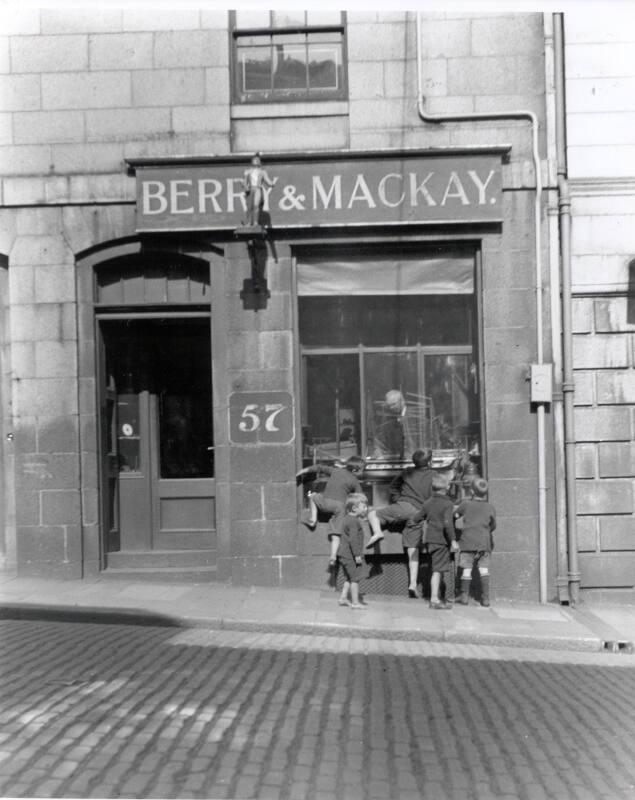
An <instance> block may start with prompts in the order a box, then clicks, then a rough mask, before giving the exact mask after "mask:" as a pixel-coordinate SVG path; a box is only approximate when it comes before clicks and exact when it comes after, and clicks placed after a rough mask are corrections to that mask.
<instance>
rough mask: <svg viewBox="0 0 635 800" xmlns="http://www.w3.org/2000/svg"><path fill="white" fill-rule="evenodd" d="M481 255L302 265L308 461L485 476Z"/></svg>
mask: <svg viewBox="0 0 635 800" xmlns="http://www.w3.org/2000/svg"><path fill="white" fill-rule="evenodd" d="M474 269H475V268H474V255H473V253H461V252H446V253H442V254H441V255H439V254H438V253H436V254H429V255H426V254H424V255H421V254H417V255H411V256H410V255H404V254H399V255H397V256H394V257H392V256H382V257H380V258H377V257H374V256H372V255H370V256H368V257H364V256H359V255H355V256H351V257H350V258H343V257H341V256H338V257H337V258H333V259H315V258H308V257H307V258H299V259H298V267H297V271H298V304H299V333H300V344H301V355H302V423H303V425H302V447H303V459H304V461H305V463H310V462H317V461H329V460H332V459H336V458H339V459H342V458H346V457H349V456H351V455H361V456H363V457H364V459H365V460H366V462H367V470H368V472H369V473H370V472H371V471H372V470H373V469H377V470H382V469H399V468H402V467H403V466H404V465H405V464H406V463H408V462H409V461H410V459H411V456H412V453H413V451H414V450H416V449H420V448H428V447H429V448H431V449H432V450H433V452H434V455H435V459H436V463H437V465H439V466H441V465H443V464H445V465H449V464H450V463H457V462H459V461H461V462H462V463H464V464H465V463H467V462H468V461H472V462H473V463H475V465H476V467H477V468H479V467H480V452H481V440H480V438H481V425H480V402H479V375H478V369H477V364H478V357H477V352H476V344H477V340H478V337H477V311H476V294H475V291H474Z"/></svg>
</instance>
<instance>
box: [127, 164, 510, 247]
mask: <svg viewBox="0 0 635 800" xmlns="http://www.w3.org/2000/svg"><path fill="white" fill-rule="evenodd" d="M263 161H264V164H263V166H264V167H265V168H266V170H267V173H268V175H269V177H270V179H271V181H272V182H273V187H272V188H269V187H265V189H264V208H263V210H264V222H265V225H267V226H270V227H272V228H274V229H275V228H293V227H307V226H310V227H314V226H334V225H335V226H337V225H351V224H356V225H389V224H394V225H404V224H422V223H428V224H441V223H444V224H445V223H463V222H497V221H501V219H502V216H501V215H502V208H501V192H502V177H501V172H502V166H501V157H500V155H495V154H494V155H493V154H469V153H468V154H462V155H453V156H448V155H443V156H439V155H428V154H425V153H421V152H418V153H417V154H416V155H410V154H404V153H403V152H400V153H399V154H398V155H395V156H392V157H390V156H386V155H385V154H383V153H382V154H380V155H379V156H377V157H374V158H369V157H364V158H361V157H358V158H350V159H331V160H326V159H323V160H315V161H309V160H304V161H297V162H294V163H291V162H289V161H285V162H280V163H278V162H271V163H267V162H266V159H263ZM246 166H247V165H246V164H245V163H237V162H234V163H227V162H225V161H223V162H217V163H216V162H213V161H210V162H205V163H190V164H187V163H183V162H179V163H178V164H177V165H170V164H169V163H164V162H162V163H159V164H157V163H156V162H153V163H152V164H151V165H140V164H135V165H134V167H135V170H136V176H137V229H138V230H139V231H141V232H150V231H164V230H170V231H173V230H203V229H204V230H221V229H228V230H233V229H236V228H237V227H239V226H240V225H241V224H242V223H243V222H244V220H245V212H246V205H245V198H244V195H243V173H244V170H245V167H246Z"/></svg>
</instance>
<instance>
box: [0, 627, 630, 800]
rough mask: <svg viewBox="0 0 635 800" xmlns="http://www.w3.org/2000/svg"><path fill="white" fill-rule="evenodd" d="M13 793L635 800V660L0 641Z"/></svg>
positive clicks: (174, 637) (19, 631) (164, 633)
mask: <svg viewBox="0 0 635 800" xmlns="http://www.w3.org/2000/svg"><path fill="white" fill-rule="evenodd" d="M0 637H1V641H2V653H1V655H0V663H1V665H2V672H1V674H0V683H1V686H2V705H1V707H0V718H1V721H2V726H1V728H0V731H1V733H0V792H1V793H2V795H3V796H12V797H103V798H115V797H129V798H151V797H152V798H154V797H156V798H162V797H179V798H181V797H182V798H241V799H242V798H259V800H260V799H262V800H268V799H269V798H271V799H272V800H273V798H276V800H277V799H278V798H280V800H333V798H342V800H349V798H350V799H351V800H356V798H360V799H361V798H364V800H388V799H390V800H406V799H407V800H410V799H412V800H415V799H416V800H420V798H428V799H429V800H445V798H452V799H453V798H457V800H458V799H459V798H460V800H468V799H469V798H478V800H487V799H488V798H505V799H506V800H538V799H539V798H543V799H544V800H559V798H571V800H616V799H617V798H634V799H635V789H634V786H635V714H634V713H633V710H634V709H633V705H634V701H633V698H634V697H635V661H634V657H632V656H627V655H611V654H605V653H598V654H594V653H556V652H554V653H551V652H545V651H527V650H519V649H516V648H506V649H505V648H492V647H484V646H475V645H450V644H443V643H433V642H401V641H381V640H377V639H361V638H360V639H356V638H350V637H327V636H299V635H280V634H255V633H253V632H238V631H212V630H204V629H179V628H165V627H143V626H134V625H108V624H101V625H98V624H80V623H61V622H38V621H7V620H5V621H2V622H0Z"/></svg>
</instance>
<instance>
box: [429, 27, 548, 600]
mask: <svg viewBox="0 0 635 800" xmlns="http://www.w3.org/2000/svg"><path fill="white" fill-rule="evenodd" d="M416 20H417V27H416V35H417V42H416V48H417V111H418V114H419V117H420V118H421V119H422V120H423V121H424V122H430V123H435V124H438V123H440V122H479V121H491V120H496V119H508V120H511V119H526V120H529V122H530V123H531V134H532V158H533V164H534V173H535V178H536V187H535V195H534V250H535V262H536V356H537V363H538V364H542V363H544V359H543V320H542V313H543V308H542V306H543V302H542V294H543V285H542V240H541V205H542V173H541V167H540V153H539V148H538V117H537V116H536V114H535V113H534V112H533V111H529V110H526V109H518V110H509V111H490V112H472V113H464V114H428V113H426V112H425V110H424V97H423V92H422V90H421V71H422V70H421V67H422V58H421V12H419V11H417V12H416ZM536 422H537V439H538V570H539V584H540V586H539V598H540V602H541V603H546V602H547V498H546V493H547V485H546V458H545V450H546V447H545V407H544V403H538V405H537V408H536Z"/></svg>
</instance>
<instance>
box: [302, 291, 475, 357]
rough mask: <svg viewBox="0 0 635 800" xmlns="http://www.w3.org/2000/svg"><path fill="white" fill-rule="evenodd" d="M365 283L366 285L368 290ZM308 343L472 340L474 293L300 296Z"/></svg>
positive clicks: (397, 343)
mask: <svg viewBox="0 0 635 800" xmlns="http://www.w3.org/2000/svg"><path fill="white" fill-rule="evenodd" d="M363 288H364V287H363V284H361V283H360V290H361V291H363ZM298 302H299V307H300V337H301V341H302V344H303V345H305V346H307V347H357V345H358V344H364V345H366V346H368V347H385V346H387V345H388V346H389V345H394V346H400V347H404V346H412V345H416V344H422V345H450V344H455V345H458V344H470V341H471V330H472V305H473V296H471V295H443V296H431V295H425V296H413V295H406V296H404V295H401V296H399V295H393V296H392V297H391V296H387V297H376V296H364V295H358V296H356V297H300V298H299V299H298Z"/></svg>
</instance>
